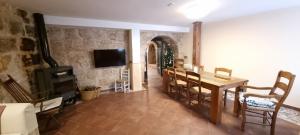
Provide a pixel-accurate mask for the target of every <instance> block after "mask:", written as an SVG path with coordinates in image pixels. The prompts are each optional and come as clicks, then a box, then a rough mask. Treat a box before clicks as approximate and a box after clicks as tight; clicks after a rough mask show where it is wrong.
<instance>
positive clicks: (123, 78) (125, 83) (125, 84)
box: [115, 69, 130, 93]
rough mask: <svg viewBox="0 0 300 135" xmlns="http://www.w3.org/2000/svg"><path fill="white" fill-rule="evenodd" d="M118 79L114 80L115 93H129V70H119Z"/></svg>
mask: <svg viewBox="0 0 300 135" xmlns="http://www.w3.org/2000/svg"><path fill="white" fill-rule="evenodd" d="M120 72H121V75H120V79H118V80H115V92H118V91H122V92H124V93H126V92H130V70H129V69H121V71H120Z"/></svg>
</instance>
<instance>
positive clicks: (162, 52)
mask: <svg viewBox="0 0 300 135" xmlns="http://www.w3.org/2000/svg"><path fill="white" fill-rule="evenodd" d="M153 50H155V58H156V60H155V65H156V67H155V69H156V75H157V73H158V74H160V75H162V71H163V69H165V68H168V67H173V61H174V59H175V58H177V57H178V47H177V44H176V42H175V41H174V40H173V39H172V38H170V37H168V36H156V37H154V38H153V39H152V40H151V41H150V42H148V45H147V49H146V52H145V70H144V81H145V82H147V81H148V75H149V71H151V72H153V71H154V70H153V64H152V63H153V61H154V60H153V57H154V56H153ZM149 52H151V54H150V53H149ZM150 57H152V58H150ZM150 65H151V66H152V67H151V70H149V66H150ZM150 74H151V75H155V73H150Z"/></svg>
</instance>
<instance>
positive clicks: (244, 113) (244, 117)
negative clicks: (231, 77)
mask: <svg viewBox="0 0 300 135" xmlns="http://www.w3.org/2000/svg"><path fill="white" fill-rule="evenodd" d="M245 104H246V103H243V106H242V125H241V128H242V131H245V124H246V111H245V109H246V107H245Z"/></svg>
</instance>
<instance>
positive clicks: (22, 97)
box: [1, 75, 34, 103]
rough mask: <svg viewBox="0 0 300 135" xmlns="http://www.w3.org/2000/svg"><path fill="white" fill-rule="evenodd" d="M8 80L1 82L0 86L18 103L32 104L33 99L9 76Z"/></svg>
mask: <svg viewBox="0 0 300 135" xmlns="http://www.w3.org/2000/svg"><path fill="white" fill-rule="evenodd" d="M8 78H9V79H8V80H6V81H2V80H1V84H2V85H3V87H4V88H5V89H6V90H7V91H8V93H9V94H10V95H12V97H13V98H14V99H15V100H16V101H17V102H18V103H32V102H33V101H34V98H33V97H32V96H31V95H30V94H29V93H28V92H27V91H26V90H25V89H24V88H23V87H22V86H21V85H20V84H19V83H18V82H17V81H15V79H13V78H12V77H11V76H10V75H8Z"/></svg>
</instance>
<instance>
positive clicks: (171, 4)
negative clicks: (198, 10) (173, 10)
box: [167, 2, 175, 7]
mask: <svg viewBox="0 0 300 135" xmlns="http://www.w3.org/2000/svg"><path fill="white" fill-rule="evenodd" d="M174 5H175V3H174V2H170V3H168V5H167V6H168V7H171V6H174Z"/></svg>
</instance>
